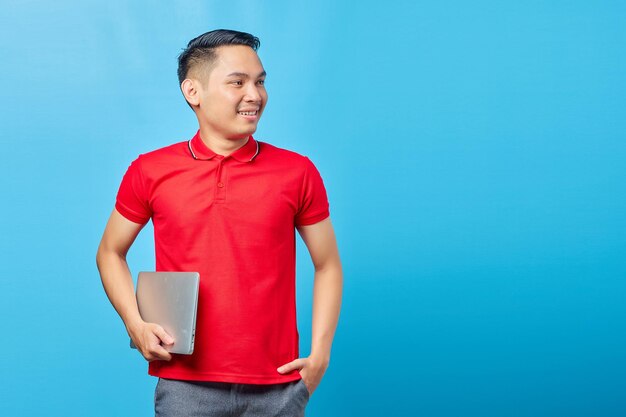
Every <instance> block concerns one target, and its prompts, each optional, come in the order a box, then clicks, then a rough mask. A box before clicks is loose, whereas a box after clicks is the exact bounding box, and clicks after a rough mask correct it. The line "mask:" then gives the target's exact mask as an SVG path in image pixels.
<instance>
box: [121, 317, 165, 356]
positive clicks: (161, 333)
mask: <svg viewBox="0 0 626 417" xmlns="http://www.w3.org/2000/svg"><path fill="white" fill-rule="evenodd" d="M128 334H129V336H130V338H131V339H132V340H133V343H134V344H135V346H137V350H138V351H139V352H140V353H141V354H142V355H143V357H144V358H145V359H146V360H147V361H148V362H152V361H155V360H163V361H169V360H171V359H172V355H171V354H170V353H169V352H168V351H167V350H165V347H170V346H172V345H173V344H174V339H173V338H172V336H170V335H169V334H167V332H166V331H165V330H164V329H163V327H161V326H159V325H158V324H154V323H146V322H140V323H138V324H135V325H134V326H133V327H132V328H129V329H128ZM164 346H165V347H164Z"/></svg>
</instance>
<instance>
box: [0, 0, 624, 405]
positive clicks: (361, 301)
mask: <svg viewBox="0 0 626 417" xmlns="http://www.w3.org/2000/svg"><path fill="white" fill-rule="evenodd" d="M625 21H626V6H624V3H623V2H620V1H602V0H599V1H593V2H591V1H524V2H520V1H496V0H491V1H473V2H464V1H460V0H449V1H446V0H444V1H363V2H339V1H332V0H318V1H315V2H311V1H306V2H305V1H273V2H259V1H236V0H235V1H223V2H216V1H206V2H198V1H171V2H148V1H134V2H122V1H106V2H104V1H100V2H92V1H77V0H74V1H68V0H65V1H62V0H61V1H55V2H44V1H41V0H35V1H6V0H5V1H2V3H1V9H0V51H1V52H2V65H1V66H0V87H1V92H2V94H1V96H2V106H1V112H0V126H1V130H0V140H1V147H0V149H1V152H2V159H1V160H2V163H1V164H0V166H1V175H0V187H1V188H0V190H1V192H2V205H1V206H0V218H1V221H2V225H1V231H0V253H1V255H2V262H1V264H0V268H1V271H0V277H1V278H0V279H1V283H2V284H1V285H2V288H1V291H0V314H1V317H2V324H3V326H2V327H3V328H2V336H3V340H4V343H3V349H2V351H1V355H0V357H1V360H0V376H1V377H0V396H1V405H0V409H1V411H0V413H1V414H2V415H5V416H41V415H48V416H81V417H82V416H150V415H152V413H153V411H152V399H153V389H154V384H155V380H154V379H153V378H152V377H149V376H148V375H147V372H146V364H145V363H144V361H143V359H142V358H141V357H140V356H139V355H138V354H137V353H136V352H135V351H131V350H130V349H129V348H128V337H127V335H126V333H125V330H124V327H123V324H122V322H121V320H120V319H119V318H118V316H117V315H116V313H115V311H114V310H113V308H112V307H111V305H110V304H109V302H108V300H107V298H106V296H105V293H104V291H103V290H102V287H101V283H100V280H99V276H98V273H97V270H96V266H95V252H96V248H97V245H98V242H99V239H100V236H101V233H102V231H103V229H104V225H105V222H106V220H107V218H108V216H109V214H110V212H111V210H112V208H113V203H114V198H115V193H116V191H117V187H118V185H119V182H120V180H121V178H122V175H123V173H124V171H125V170H126V168H127V166H128V164H129V163H130V162H131V161H132V160H133V159H134V158H136V156H137V155H138V154H140V153H143V152H147V151H149V150H152V149H156V148H158V147H161V146H164V145H168V144H170V143H173V142H177V141H182V140H185V139H188V138H190V137H191V136H192V135H193V134H194V133H195V131H196V129H197V124H196V120H195V117H194V115H193V113H192V112H191V111H190V109H189V108H188V107H187V105H186V104H185V102H184V100H183V98H182V96H181V94H180V91H179V88H178V84H177V78H176V57H177V55H178V53H179V52H180V51H181V49H182V48H183V47H184V46H185V45H186V43H187V41H188V40H189V39H191V38H193V37H195V36H197V35H198V34H200V33H203V32H205V31H208V30H211V29H216V28H232V29H238V30H244V31H248V32H251V33H253V34H255V35H257V36H259V37H260V39H261V49H260V50H259V54H260V56H261V59H262V61H263V63H264V65H265V68H266V70H267V72H268V79H267V89H268V92H269V97H270V99H269V103H268V107H267V109H266V112H265V113H264V116H263V119H262V120H261V124H260V128H259V130H258V131H257V133H256V135H255V137H256V138H257V139H259V140H263V141H267V142H270V143H273V144H274V145H277V146H280V147H285V148H288V149H292V150H294V151H297V152H299V153H302V154H304V155H307V156H309V157H310V158H311V160H312V161H313V162H314V163H315V164H316V165H317V167H318V169H319V170H320V172H321V174H322V176H323V178H324V180H325V183H326V186H327V189H328V194H329V198H330V204H331V215H332V219H333V223H334V225H335V228H336V233H337V236H338V241H339V246H340V251H341V255H342V260H343V264H344V273H345V287H344V303H343V309H342V313H341V319H340V323H339V326H338V329H337V334H336V338H335V343H334V347H333V352H332V357H331V363H330V367H329V369H328V372H327V373H326V376H325V378H324V379H323V381H322V384H321V385H320V386H319V389H318V390H317V391H316V392H315V394H314V395H313V397H312V400H311V402H310V404H309V407H308V409H307V410H308V411H307V415H308V416H311V417H315V416H323V417H332V416H383V415H385V416H387V415H392V416H432V417H444V416H455V417H458V416H471V417H473V416H480V417H487V416H498V417H502V416H528V417H531V416H532V417H543V416H568V417H575V416H590V415H596V416H624V415H626V395H624V393H625V392H626V379H625V375H626V358H625V355H624V352H626V282H625V278H626V193H625V185H626V142H625V140H626V135H625V132H626V76H625V74H626V59H625V57H626V54H625V53H624V51H625V50H626V25H624V22H625ZM298 256H299V258H298V259H299V260H298V290H297V291H298V293H297V296H298V321H299V328H300V334H301V353H302V354H303V355H307V354H308V352H309V346H310V331H311V324H310V321H311V296H312V284H313V282H312V280H313V269H312V266H311V262H310V260H309V258H308V254H307V253H306V248H304V246H303V245H302V243H301V242H300V243H299V246H298ZM129 263H130V265H131V270H132V271H133V273H134V274H136V272H137V271H139V270H151V269H154V255H153V245H152V236H151V228H150V227H147V228H146V229H145V230H144V231H143V232H142V234H141V235H140V237H139V239H138V241H137V242H136V244H135V246H134V247H133V248H132V250H131V253H130V254H129Z"/></svg>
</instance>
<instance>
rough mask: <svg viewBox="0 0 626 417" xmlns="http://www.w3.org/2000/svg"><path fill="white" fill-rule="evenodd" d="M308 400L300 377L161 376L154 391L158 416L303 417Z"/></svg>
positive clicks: (307, 392) (306, 391)
mask: <svg viewBox="0 0 626 417" xmlns="http://www.w3.org/2000/svg"><path fill="white" fill-rule="evenodd" d="M308 402H309V391H308V390H307V388H306V385H304V382H303V381H302V380H301V379H300V380H298V381H293V382H287V383H284V384H271V385H254V384H231V383H227V382H199V381H179V380H173V379H165V378H159V382H158V383H157V386H156V390H155V392H154V412H155V416H156V417H179V416H180V417H234V416H246V417H247V416H255V417H266V416H267V417H270V416H272V417H304V408H305V407H306V405H307V403H308Z"/></svg>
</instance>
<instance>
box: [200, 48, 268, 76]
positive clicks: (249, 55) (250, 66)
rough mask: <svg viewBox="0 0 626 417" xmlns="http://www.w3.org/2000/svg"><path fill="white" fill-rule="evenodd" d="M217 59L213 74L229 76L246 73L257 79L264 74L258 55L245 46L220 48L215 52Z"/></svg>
mask: <svg viewBox="0 0 626 417" xmlns="http://www.w3.org/2000/svg"><path fill="white" fill-rule="evenodd" d="M215 52H216V55H217V59H216V60H215V66H214V67H213V71H212V73H214V74H216V75H219V76H227V75H228V74H230V73H232V72H239V73H246V74H249V75H250V76H251V77H256V76H257V75H258V74H260V73H261V72H263V64H262V63H261V60H260V59H259V56H258V55H257V53H256V52H255V51H254V50H253V49H252V48H250V47H249V46H245V45H228V46H220V47H219V48H217V49H216V50H215Z"/></svg>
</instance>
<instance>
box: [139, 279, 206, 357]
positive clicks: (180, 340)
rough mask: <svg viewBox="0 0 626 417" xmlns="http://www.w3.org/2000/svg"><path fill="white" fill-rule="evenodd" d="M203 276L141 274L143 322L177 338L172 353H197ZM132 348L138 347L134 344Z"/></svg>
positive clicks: (140, 301) (140, 307)
mask: <svg viewBox="0 0 626 417" xmlns="http://www.w3.org/2000/svg"><path fill="white" fill-rule="evenodd" d="M199 286H200V274H199V273H197V272H140V273H139V277H138V278H137V305H138V306H139V314H140V315H141V318H142V319H143V320H144V321H146V322H149V323H157V324H159V325H161V326H162V327H163V328H164V329H165V331H166V332H167V333H168V334H169V335H170V336H172V337H173V338H174V344H173V345H172V346H171V347H168V348H167V350H168V352H170V353H180V354H185V355H190V354H192V353H193V345H194V338H195V333H196V312H197V309H198V289H199ZM131 347H135V346H134V344H133V343H132V341H131Z"/></svg>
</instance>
